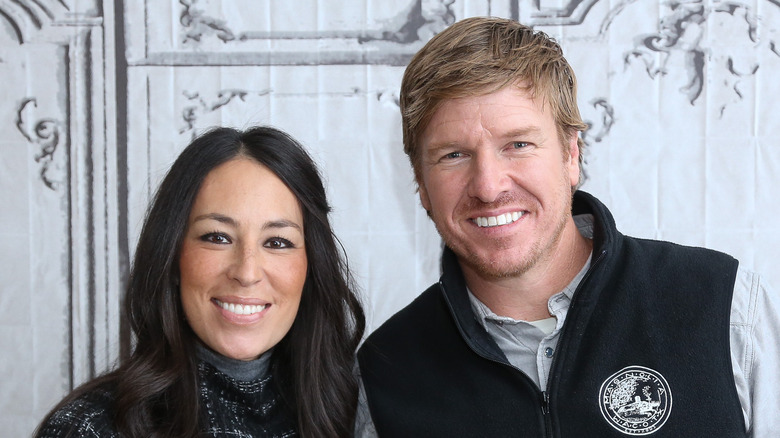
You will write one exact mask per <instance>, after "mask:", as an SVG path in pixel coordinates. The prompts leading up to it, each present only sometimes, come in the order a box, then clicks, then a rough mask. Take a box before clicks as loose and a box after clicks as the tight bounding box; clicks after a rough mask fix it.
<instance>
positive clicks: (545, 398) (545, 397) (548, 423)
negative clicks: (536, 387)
mask: <svg viewBox="0 0 780 438" xmlns="http://www.w3.org/2000/svg"><path fill="white" fill-rule="evenodd" d="M542 417H543V418H544V436H550V437H551V436H552V418H551V417H550V394H548V393H547V391H542Z"/></svg>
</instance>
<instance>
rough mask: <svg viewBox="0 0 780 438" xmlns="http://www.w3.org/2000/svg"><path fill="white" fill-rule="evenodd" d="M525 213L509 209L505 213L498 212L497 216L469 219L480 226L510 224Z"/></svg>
mask: <svg viewBox="0 0 780 438" xmlns="http://www.w3.org/2000/svg"><path fill="white" fill-rule="evenodd" d="M525 213H526V212H525V211H522V210H519V211H510V212H507V213H502V214H499V215H497V216H478V217H475V218H473V219H471V221H472V222H474V223H475V224H476V225H477V226H478V227H480V228H489V227H497V226H500V225H507V224H511V223H512V222H515V221H517V220H519V219H520V218H521V217H523V215H525Z"/></svg>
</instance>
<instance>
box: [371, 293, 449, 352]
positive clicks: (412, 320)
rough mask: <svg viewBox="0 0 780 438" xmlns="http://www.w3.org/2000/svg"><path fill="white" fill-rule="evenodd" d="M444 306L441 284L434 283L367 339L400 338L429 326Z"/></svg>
mask: <svg viewBox="0 0 780 438" xmlns="http://www.w3.org/2000/svg"><path fill="white" fill-rule="evenodd" d="M442 306H444V299H443V295H442V292H441V286H440V284H439V283H434V284H433V285H431V286H430V287H429V288H428V289H426V290H425V291H423V293H421V294H420V295H418V296H417V297H416V298H415V299H414V300H413V301H412V302H411V303H409V304H407V305H406V307H404V308H402V309H401V310H399V311H398V312H396V313H395V314H394V315H393V316H391V317H390V318H388V319H387V320H386V321H385V322H384V323H382V325H380V326H379V327H378V328H377V329H376V330H374V331H373V332H372V333H371V335H370V336H369V337H368V338H367V339H368V340H371V339H375V340H376V339H378V338H382V337H385V336H390V337H394V336H398V335H401V334H402V333H405V332H409V331H413V330H416V329H419V328H420V326H424V325H427V321H429V320H430V318H431V317H432V316H433V315H434V314H435V313H436V312H438V311H441V310H442V309H443V307H442Z"/></svg>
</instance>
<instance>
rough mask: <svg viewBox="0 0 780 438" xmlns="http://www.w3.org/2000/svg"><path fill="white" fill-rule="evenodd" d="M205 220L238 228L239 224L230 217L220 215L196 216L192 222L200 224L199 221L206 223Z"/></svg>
mask: <svg viewBox="0 0 780 438" xmlns="http://www.w3.org/2000/svg"><path fill="white" fill-rule="evenodd" d="M204 220H213V221H217V222H221V223H223V224H228V225H232V226H238V222H237V221H236V220H235V219H233V218H232V217H230V216H225V215H224V214H219V213H206V214H201V215H199V216H196V217H195V218H194V219H193V220H192V222H198V221H204Z"/></svg>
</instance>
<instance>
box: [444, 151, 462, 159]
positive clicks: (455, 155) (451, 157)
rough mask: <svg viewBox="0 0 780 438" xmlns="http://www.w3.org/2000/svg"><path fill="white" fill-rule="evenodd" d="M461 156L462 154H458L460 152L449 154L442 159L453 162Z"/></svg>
mask: <svg viewBox="0 0 780 438" xmlns="http://www.w3.org/2000/svg"><path fill="white" fill-rule="evenodd" d="M462 156H463V154H462V153H460V152H450V153H449V154H447V155H445V156H444V159H446V160H453V159H455V158H460V157H462Z"/></svg>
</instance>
